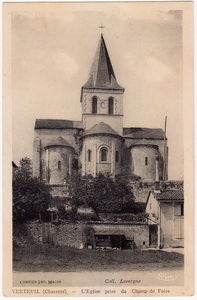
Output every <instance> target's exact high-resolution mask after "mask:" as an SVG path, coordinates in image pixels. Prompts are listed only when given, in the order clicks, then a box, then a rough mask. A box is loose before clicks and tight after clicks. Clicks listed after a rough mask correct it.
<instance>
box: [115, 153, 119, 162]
mask: <svg viewBox="0 0 197 300" xmlns="http://www.w3.org/2000/svg"><path fill="white" fill-rule="evenodd" d="M116 162H117V163H118V162H119V152H118V151H116Z"/></svg>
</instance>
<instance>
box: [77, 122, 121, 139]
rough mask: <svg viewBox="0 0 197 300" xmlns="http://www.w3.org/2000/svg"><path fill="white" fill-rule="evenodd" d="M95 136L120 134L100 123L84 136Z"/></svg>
mask: <svg viewBox="0 0 197 300" xmlns="http://www.w3.org/2000/svg"><path fill="white" fill-rule="evenodd" d="M95 134H97V135H98V134H105V135H118V136H119V134H118V133H117V132H116V131H115V130H113V129H112V128H111V127H110V126H109V125H108V124H105V123H104V122H100V123H99V124H96V125H94V126H93V127H92V128H90V129H89V130H87V131H85V132H84V134H83V136H87V135H95Z"/></svg>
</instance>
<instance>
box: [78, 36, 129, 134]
mask: <svg viewBox="0 0 197 300" xmlns="http://www.w3.org/2000/svg"><path fill="white" fill-rule="evenodd" d="M123 93H124V88H123V87H121V86H120V85H119V84H118V82H117V80H116V76H115V73H114V70H113V67H112V64H111V61H110V57H109V54H108V51H107V48H106V44H105V40H104V37H103V34H101V38H100V41H99V44H98V48H97V51H96V54H95V56H94V59H93V63H92V67H91V70H90V74H89V79H88V81H87V82H86V83H85V84H84V86H83V87H82V89H81V103H82V122H83V128H84V130H85V131H87V130H89V129H90V128H92V127H93V126H94V125H96V124H99V123H100V122H103V123H105V124H108V125H109V126H110V127H111V128H112V129H113V130H114V131H115V132H117V133H118V134H119V135H121V136H122V135H123Z"/></svg>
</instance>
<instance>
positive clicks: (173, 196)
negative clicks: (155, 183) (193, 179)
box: [153, 189, 184, 201]
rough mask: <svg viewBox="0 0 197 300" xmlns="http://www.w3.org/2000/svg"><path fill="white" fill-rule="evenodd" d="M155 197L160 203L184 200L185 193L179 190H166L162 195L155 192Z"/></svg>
mask: <svg viewBox="0 0 197 300" xmlns="http://www.w3.org/2000/svg"><path fill="white" fill-rule="evenodd" d="M153 195H154V197H155V198H156V199H157V200H158V201H162V200H173V201H174V200H184V192H183V190H182V189H179V190H165V191H161V192H160V193H155V192H153Z"/></svg>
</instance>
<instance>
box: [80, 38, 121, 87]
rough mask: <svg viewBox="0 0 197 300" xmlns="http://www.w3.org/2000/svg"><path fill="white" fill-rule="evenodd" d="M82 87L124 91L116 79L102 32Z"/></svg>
mask: <svg viewBox="0 0 197 300" xmlns="http://www.w3.org/2000/svg"><path fill="white" fill-rule="evenodd" d="M83 88H91V89H92V88H104V89H115V90H123V91H124V88H123V87H121V86H120V85H119V84H118V83H117V81H116V76H115V74H114V70H113V67H112V64H111V61H110V58H109V54H108V51H107V48H106V44H105V41H104V38H103V35H102V34H101V38H100V41H99V45H98V48H97V51H96V54H95V56H94V59H93V63H92V67H91V69H90V75H89V79H88V81H87V82H86V84H85V85H84V86H83Z"/></svg>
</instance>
